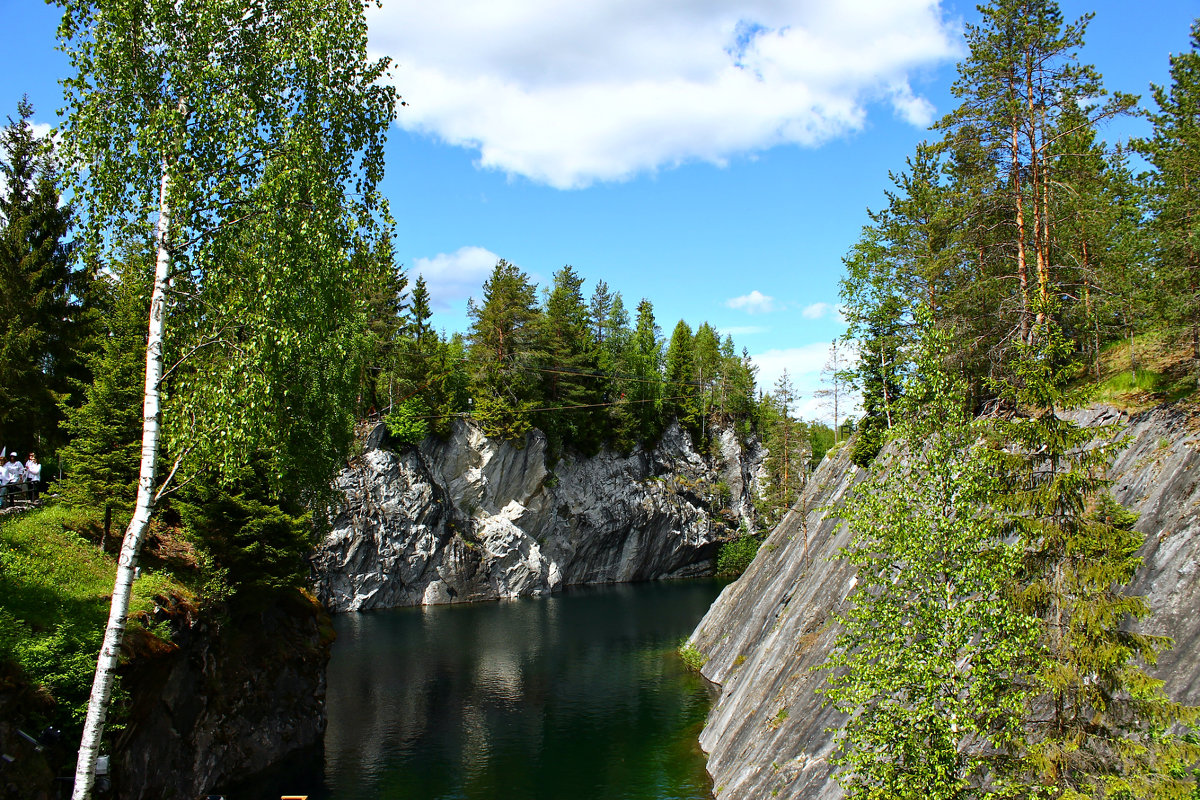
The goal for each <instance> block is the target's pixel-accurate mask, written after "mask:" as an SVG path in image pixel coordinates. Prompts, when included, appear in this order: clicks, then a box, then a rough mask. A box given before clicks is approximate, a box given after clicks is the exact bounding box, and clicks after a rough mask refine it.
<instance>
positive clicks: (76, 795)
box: [71, 160, 171, 800]
mask: <svg viewBox="0 0 1200 800" xmlns="http://www.w3.org/2000/svg"><path fill="white" fill-rule="evenodd" d="M169 189H170V175H169V173H168V170H167V166H166V162H165V160H164V162H163V170H162V179H161V182H160V185H159V204H158V233H157V249H158V254H157V260H156V263H155V268H154V291H153V293H152V295H151V297H150V321H149V326H148V334H147V337H146V387H145V399H144V402H143V405H142V409H143V411H142V463H141V470H140V473H139V475H138V493H137V502H136V505H135V507H134V512H133V519H131V520H130V522H129V527H128V529H126V531H125V539H124V541H123V542H122V543H121V553H120V557H119V559H118V561H117V578H116V582H115V583H114V584H113V594H112V605H111V606H110V609H109V613H108V626H107V628H105V631H104V643H103V645H102V646H101V648H100V657H99V658H98V659H97V661H96V677H95V679H94V681H93V683H92V694H91V697H90V698H89V700H88V710H87V718H86V720H85V722H84V725H83V737H82V740H81V741H80V744H79V758H78V761H77V762H76V766H75V788H74V791H73V793H72V795H71V798H72V800H87V798H89V797H90V796H91V793H92V784H93V781H94V780H95V771H96V758H97V756H98V755H99V753H100V739H101V736H102V735H103V733H104V721H105V718H106V717H107V715H108V701H109V699H110V697H111V696H112V687H113V679H114V678H115V676H116V671H117V660H118V657H119V655H120V651H121V640H122V638H123V637H124V635H125V618H126V615H127V614H128V613H129V599H130V595H131V594H132V592H133V580H134V577H135V576H136V571H137V559H138V553H139V552H140V551H141V547H142V540H143V538H145V534H146V528H147V526H148V524H149V522H150V513H151V511H152V510H153V506H154V483H155V479H156V476H157V471H158V435H159V424H160V412H159V381H160V380H161V378H162V372H163V354H162V341H163V323H164V318H165V316H166V290H167V278H168V275H169V273H170V269H171V255H170V253H169V252H168V249H167V243H168V240H169V237H170V233H171V209H170V205H169V203H168V192H169Z"/></svg>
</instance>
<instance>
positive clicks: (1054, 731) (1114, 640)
mask: <svg viewBox="0 0 1200 800" xmlns="http://www.w3.org/2000/svg"><path fill="white" fill-rule="evenodd" d="M1056 311H1057V309H1056V308H1055V307H1054V306H1053V305H1050V306H1048V307H1047V308H1045V309H1040V312H1041V313H1040V318H1041V319H1042V322H1041V323H1040V324H1038V325H1037V326H1035V327H1034V329H1033V334H1034V336H1033V344H1030V345H1023V346H1021V347H1019V348H1018V352H1017V355H1018V359H1017V362H1016V364H1015V368H1014V370H1013V378H1012V379H1011V380H1008V381H1005V382H1004V383H1003V385H1002V386H1000V387H999V388H1000V392H1001V397H1002V398H1004V399H1005V400H1006V401H1008V403H1009V404H1010V405H1011V406H1012V407H1014V408H1016V409H1019V412H1020V413H1019V414H1018V415H1017V416H1015V417H1013V418H1011V419H1009V418H1000V419H997V420H995V421H994V422H993V423H992V425H993V435H994V437H995V443H996V447H995V450H994V458H995V460H996V461H997V462H998V469H997V474H998V475H1000V476H1002V477H1003V479H1004V484H1003V486H1002V487H1001V489H1000V491H999V493H998V494H997V496H996V498H995V500H994V501H993V502H994V503H995V505H996V506H997V508H999V509H1000V510H1001V512H1002V513H1003V514H1004V521H1005V524H1006V528H1007V532H1008V534H1009V535H1010V536H1014V537H1015V539H1016V541H1017V542H1018V544H1019V546H1020V548H1021V551H1022V564H1021V570H1020V572H1019V573H1018V575H1017V576H1016V577H1017V586H1018V592H1017V595H1016V606H1017V608H1018V609H1019V611H1020V613H1021V614H1023V615H1025V616H1028V617H1031V618H1034V619H1036V620H1038V623H1039V625H1038V634H1039V639H1038V642H1037V646H1036V648H1034V649H1033V650H1032V651H1031V652H1030V654H1029V655H1028V656H1027V657H1026V658H1025V659H1024V663H1023V664H1022V667H1023V670H1024V675H1023V676H1022V681H1021V685H1022V686H1023V687H1025V688H1026V690H1027V692H1028V695H1029V696H1028V697H1027V698H1026V700H1027V703H1026V709H1025V722H1024V733H1023V738H1022V740H1021V742H1020V745H1021V746H1020V748H1019V749H1018V750H1017V751H1016V753H1017V756H1018V757H1017V758H1015V759H1014V760H1012V761H1010V762H1008V764H1007V765H1006V769H1004V770H1002V771H1001V772H1000V775H999V778H1000V779H1001V782H1002V783H1009V784H1012V785H1016V786H1036V787H1041V790H1042V791H1045V792H1047V794H1048V795H1049V796H1052V797H1072V798H1075V797H1078V798H1084V797H1088V798H1091V797H1095V798H1104V797H1122V796H1129V797H1134V798H1174V797H1187V796H1188V795H1189V793H1190V792H1191V790H1192V786H1193V785H1194V783H1193V780H1192V779H1191V777H1190V776H1188V768H1189V767H1190V765H1191V764H1194V763H1195V761H1196V760H1197V758H1200V748H1197V747H1196V746H1194V745H1189V744H1187V743H1186V742H1185V741H1184V739H1183V738H1181V737H1180V736H1178V735H1177V734H1176V733H1175V731H1174V727H1175V726H1176V725H1177V724H1178V723H1180V722H1191V721H1195V720H1196V719H1197V716H1198V714H1197V712H1198V711H1200V710H1198V709H1196V708H1189V707H1185V706H1182V705H1180V704H1178V703H1175V702H1173V701H1171V700H1170V699H1169V698H1167V696H1166V695H1165V694H1164V693H1163V691H1162V681H1159V680H1156V679H1154V678H1151V677H1150V675H1149V674H1147V672H1146V668H1147V667H1152V666H1153V665H1154V664H1155V662H1156V660H1157V658H1158V655H1159V654H1160V653H1161V652H1162V651H1163V650H1165V649H1167V648H1168V647H1170V645H1171V644H1172V642H1171V640H1170V639H1168V638H1165V637H1160V636H1150V635H1147V634H1144V633H1141V632H1139V631H1138V630H1137V627H1136V623H1137V622H1138V621H1140V620H1142V619H1144V618H1145V617H1147V616H1148V615H1149V614H1150V607H1149V605H1148V604H1147V603H1146V600H1145V598H1144V597H1139V596H1134V595H1130V594H1128V593H1127V592H1126V590H1125V588H1124V587H1125V585H1126V584H1128V583H1129V581H1130V580H1132V578H1133V576H1134V573H1135V572H1136V570H1137V568H1138V566H1139V565H1140V563H1141V559H1140V557H1139V556H1138V555H1137V553H1138V550H1139V549H1140V548H1141V546H1142V543H1143V538H1144V537H1143V536H1142V534H1140V533H1138V532H1137V531H1134V530H1133V528H1132V524H1133V522H1134V521H1135V519H1134V517H1133V516H1132V515H1131V514H1129V513H1128V512H1126V511H1125V510H1124V509H1121V508H1120V507H1119V506H1117V504H1116V503H1115V501H1113V500H1112V497H1111V495H1110V494H1108V489H1109V485H1110V482H1109V481H1108V480H1107V478H1106V476H1105V475H1106V469H1107V467H1108V465H1109V462H1110V461H1111V459H1112V457H1113V456H1114V454H1115V452H1116V450H1117V449H1118V448H1119V447H1120V446H1121V444H1122V442H1121V440H1120V439H1111V438H1110V439H1109V440H1108V441H1107V442H1106V441H1104V440H1103V437H1104V436H1105V434H1111V431H1105V430H1096V429H1094V428H1084V427H1082V426H1080V425H1078V424H1076V423H1075V422H1073V421H1071V420H1070V419H1067V418H1065V417H1064V416H1063V413H1062V412H1064V411H1066V410H1068V409H1070V408H1072V407H1074V406H1076V405H1078V404H1080V403H1081V402H1082V399H1083V397H1082V395H1081V394H1080V393H1079V392H1077V391H1072V390H1071V389H1070V388H1069V387H1070V385H1071V379H1072V377H1073V376H1074V375H1075V374H1077V372H1078V365H1077V364H1075V363H1074V362H1073V361H1072V360H1071V354H1072V352H1073V350H1074V345H1073V343H1072V342H1071V341H1070V340H1069V339H1067V337H1066V336H1065V335H1064V334H1063V332H1062V330H1061V328H1060V326H1059V324H1058V322H1057V320H1056ZM1097 437H1101V442H1100V443H1099V444H1097V442H1096V439H1097Z"/></svg>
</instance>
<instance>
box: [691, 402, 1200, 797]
mask: <svg viewBox="0 0 1200 800" xmlns="http://www.w3.org/2000/svg"><path fill="white" fill-rule="evenodd" d="M1073 416H1074V418H1075V419H1076V420H1077V421H1078V422H1080V423H1081V424H1086V425H1100V424H1105V423H1117V424H1119V426H1120V429H1121V430H1122V433H1123V435H1124V436H1125V437H1126V444H1125V446H1124V449H1123V450H1122V451H1121V452H1120V454H1119V455H1118V456H1117V458H1116V459H1115V461H1114V463H1113V465H1112V468H1111V469H1110V472H1109V477H1110V478H1111V479H1112V480H1113V486H1112V491H1113V494H1114V496H1115V497H1116V499H1117V500H1118V501H1119V502H1121V503H1122V504H1123V505H1124V506H1125V507H1126V508H1129V509H1130V510H1132V511H1134V512H1136V513H1137V514H1138V515H1139V521H1138V523H1137V530H1139V531H1142V532H1143V533H1145V534H1146V542H1145V544H1144V546H1143V547H1142V550H1141V555H1142V557H1143V559H1144V561H1143V564H1142V567H1141V569H1140V570H1139V571H1138V573H1137V576H1136V577H1135V579H1134V581H1133V582H1132V584H1131V587H1130V589H1131V591H1132V592H1133V593H1136V594H1143V595H1145V596H1146V597H1147V598H1148V600H1149V602H1150V605H1151V608H1152V616H1151V617H1150V618H1149V619H1148V620H1147V621H1146V623H1145V624H1144V625H1143V628H1144V629H1145V630H1146V631H1147V632H1150V633H1155V634H1164V635H1168V636H1171V637H1174V639H1175V642H1176V644H1175V648H1174V649H1173V650H1171V651H1170V652H1168V653H1165V654H1164V655H1163V656H1162V657H1161V658H1160V660H1159V665H1158V668H1157V670H1155V673H1156V674H1157V676H1158V677H1160V678H1162V679H1163V680H1164V681H1165V682H1166V690H1167V692H1168V694H1169V695H1170V696H1171V697H1173V698H1174V699H1176V700H1179V701H1182V702H1186V703H1191V704H1197V703H1200V615H1197V614H1196V613H1195V609H1196V608H1197V604H1198V603H1200V419H1198V418H1197V417H1194V416H1189V415H1187V414H1186V413H1184V412H1183V411H1180V410H1178V409H1171V408H1160V409H1156V410H1154V411H1150V412H1146V413H1143V414H1139V415H1137V416H1135V417H1134V418H1132V419H1129V418H1127V417H1125V416H1123V415H1122V414H1120V413H1119V412H1117V411H1114V410H1112V409H1108V408H1098V409H1090V410H1087V411H1080V412H1075V414H1074V415H1073ZM847 449H848V448H842V449H841V450H840V451H839V452H838V453H836V454H835V455H834V456H833V457H832V458H828V459H826V460H825V462H824V463H822V465H821V466H820V468H818V470H817V471H816V473H815V474H814V475H813V477H812V479H811V481H810V482H809V485H808V487H807V488H806V489H805V491H804V493H803V494H802V495H801V497H800V499H799V500H798V501H797V503H796V504H795V506H793V508H792V510H791V511H790V512H789V513H788V514H787V515H786V516H785V517H784V518H783V520H782V521H781V522H780V524H779V525H778V526H777V527H776V528H775V530H774V531H773V532H772V533H771V535H770V536H769V537H768V538H767V540H766V541H765V542H764V544H763V546H762V547H761V548H760V550H759V554H758V556H757V557H756V558H755V560H754V562H753V564H751V566H750V568H749V569H748V570H747V571H746V573H745V574H744V575H742V577H741V578H739V579H738V580H737V581H736V582H734V583H732V584H730V585H729V586H728V587H726V589H725V590H724V592H722V594H721V596H720V597H719V598H718V600H717V601H716V603H714V605H713V607H712V608H711V609H710V610H709V612H708V614H707V615H706V616H705V618H704V619H703V620H702V621H701V622H700V625H699V626H698V627H697V629H696V631H695V632H694V633H693V634H692V637H691V643H692V644H693V646H695V647H696V648H697V649H698V650H699V651H700V652H701V653H702V654H703V655H704V656H706V657H707V659H708V660H707V661H706V662H705V665H704V667H703V670H702V672H703V674H704V675H705V677H707V678H708V679H709V680H711V681H713V682H714V683H716V684H719V686H720V697H719V699H718V700H717V702H716V703H715V705H714V706H713V709H712V711H711V713H710V714H709V718H708V721H707V723H706V726H705V728H704V731H703V733H702V734H701V737H700V744H701V746H702V747H703V748H704V750H705V751H707V752H708V753H709V760H708V769H709V772H710V774H711V775H712V777H713V786H714V787H715V795H716V797H717V798H718V799H719V800H749V799H750V798H755V800H757V799H759V798H764V797H778V798H781V800H787V798H792V799H793V800H800V799H801V798H803V800H832V799H833V798H838V797H841V796H842V791H841V788H840V787H839V786H838V784H837V782H836V780H835V779H834V777H833V768H832V766H831V765H830V764H829V756H830V754H831V749H832V743H831V736H830V734H829V733H827V730H828V729H829V728H831V727H833V728H836V727H837V726H838V725H839V724H840V722H841V720H840V719H839V718H838V716H837V715H836V713H835V712H834V711H833V710H832V709H830V708H822V705H821V701H822V697H821V696H820V695H818V694H816V693H815V690H816V689H817V688H819V687H820V686H822V685H823V684H824V681H825V675H824V674H823V673H822V672H820V671H819V670H817V671H814V668H815V667H817V666H819V665H820V664H822V663H824V661H825V659H826V657H827V656H828V654H829V652H830V649H831V648H832V646H833V643H834V640H835V638H836V636H837V624H836V622H835V621H834V616H835V615H836V614H837V613H839V612H841V611H843V610H844V609H845V604H846V598H847V596H848V594H849V592H850V590H851V588H852V587H853V585H854V574H853V571H852V570H851V568H850V566H849V565H848V564H847V563H846V562H845V561H841V560H837V559H836V554H837V552H838V550H839V549H840V548H842V547H845V546H847V545H848V544H850V535H849V532H848V530H847V528H846V526H844V525H842V524H841V522H840V520H837V519H836V518H829V519H826V518H825V516H826V515H825V512H824V511H823V509H824V508H825V507H828V506H835V507H836V505H837V504H838V503H840V502H841V501H842V499H843V498H844V497H845V496H846V492H847V491H848V490H849V489H850V488H851V487H852V486H853V485H854V484H855V483H856V482H857V481H858V480H860V479H861V477H862V475H863V473H862V471H860V470H858V469H857V468H856V467H854V466H853V465H852V464H851V463H850V460H849V454H848V452H847Z"/></svg>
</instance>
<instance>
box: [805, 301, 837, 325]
mask: <svg viewBox="0 0 1200 800" xmlns="http://www.w3.org/2000/svg"><path fill="white" fill-rule="evenodd" d="M800 315H801V316H802V317H804V318H805V319H824V318H825V317H833V318H834V319H835V320H837V321H838V322H841V323H845V321H846V316H845V315H844V314H843V313H842V307H841V306H836V305H834V304H833V303H809V304H808V305H806V306H804V307H803V308H802V309H800Z"/></svg>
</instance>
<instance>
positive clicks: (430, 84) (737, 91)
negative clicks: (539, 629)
mask: <svg viewBox="0 0 1200 800" xmlns="http://www.w3.org/2000/svg"><path fill="white" fill-rule="evenodd" d="M368 8H369V11H368V20H369V23H370V26H371V46H372V49H373V50H374V51H376V52H379V53H383V54H387V55H389V56H391V57H392V58H393V59H394V61H395V64H396V68H395V70H394V76H395V81H396V83H397V86H398V87H399V90H400V92H401V94H402V95H403V96H404V99H405V100H406V101H407V102H408V103H409V105H408V106H407V107H405V108H402V109H400V120H399V124H400V125H401V126H402V127H404V128H405V129H408V130H411V131H415V132H419V133H424V134H428V135H430V136H432V137H435V138H437V139H439V140H442V141H445V142H448V143H450V144H453V145H457V146H461V147H467V148H470V149H473V150H476V151H478V153H479V158H478V164H479V166H481V167H484V168H488V169H497V170H501V171H503V172H506V173H508V174H509V175H521V176H525V177H527V178H530V179H531V180H534V181H536V182H539V183H545V184H549V185H551V186H555V187H558V188H577V187H582V186H587V185H588V184H590V183H593V182H595V181H607V180H624V179H627V178H630V177H632V176H634V175H636V174H639V173H643V172H652V171H654V170H657V169H659V168H663V167H672V166H676V165H678V164H681V163H685V162H691V161H703V162H709V163H713V164H718V165H723V164H725V163H726V162H727V161H728V159H730V158H732V157H734V156H737V155H740V154H752V153H754V152H755V151H759V150H764V149H767V148H770V147H774V146H776V145H780V144H795V145H801V146H816V145H819V144H821V143H822V142H825V141H828V140H829V139H831V138H834V137H836V136H840V135H843V134H846V133H848V132H851V131H855V130H857V129H859V128H861V127H862V125H863V123H864V120H865V118H866V113H867V112H866V108H867V105H868V104H869V103H872V102H883V103H887V104H889V105H890V106H891V107H892V109H893V111H894V113H895V114H896V115H898V116H899V117H900V118H902V119H905V120H907V121H909V122H910V123H912V124H914V125H917V126H920V127H924V126H925V125H927V124H928V122H929V120H930V119H931V118H932V115H933V107H932V105H930V103H929V102H928V101H927V100H925V99H924V98H921V97H919V96H917V95H916V94H915V93H914V92H913V89H912V86H911V83H910V80H909V78H910V75H912V74H914V73H916V72H918V71H921V70H923V69H925V68H927V67H929V66H932V65H936V64H938V63H941V62H944V61H946V60H948V59H951V58H954V57H955V56H957V55H958V54H959V51H958V48H959V45H958V44H957V36H956V31H955V30H954V28H953V26H952V25H951V24H950V23H949V22H948V21H947V20H946V19H945V18H944V17H943V14H942V11H941V8H940V5H939V0H839V2H829V0H695V1H694V2H687V3H648V2H645V0H575V2H571V3H561V2H557V0H506V2H502V3H497V2H494V0H459V1H458V2H456V3H454V4H453V6H451V8H452V9H453V11H450V12H448V10H447V8H448V7H447V6H446V5H445V4H439V3H429V2H423V1H422V0H392V2H389V3H387V4H385V6H384V7H383V8H375V7H374V6H373V5H372V6H369V7H368Z"/></svg>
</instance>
